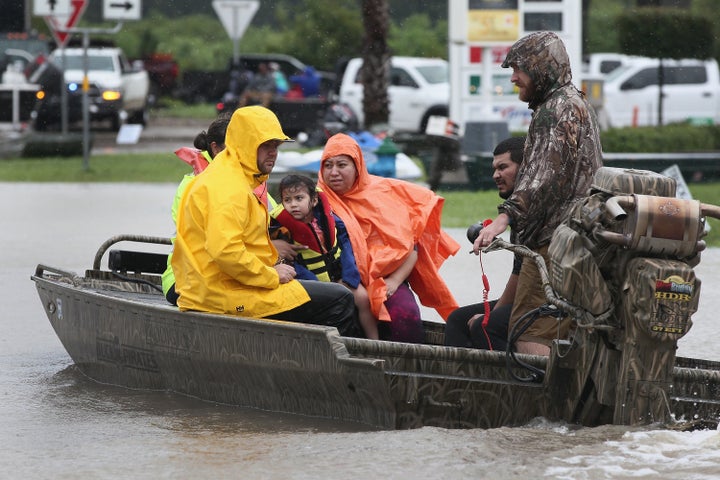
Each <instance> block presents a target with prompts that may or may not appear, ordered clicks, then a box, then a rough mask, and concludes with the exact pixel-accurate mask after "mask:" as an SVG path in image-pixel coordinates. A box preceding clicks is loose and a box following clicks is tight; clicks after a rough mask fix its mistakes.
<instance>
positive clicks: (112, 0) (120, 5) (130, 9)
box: [103, 0, 142, 20]
mask: <svg viewBox="0 0 720 480" xmlns="http://www.w3.org/2000/svg"><path fill="white" fill-rule="evenodd" d="M141 3H142V2H141V0H103V18H104V19H105V20H140V12H141V10H142V8H141Z"/></svg>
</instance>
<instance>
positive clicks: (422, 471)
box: [0, 183, 720, 480]
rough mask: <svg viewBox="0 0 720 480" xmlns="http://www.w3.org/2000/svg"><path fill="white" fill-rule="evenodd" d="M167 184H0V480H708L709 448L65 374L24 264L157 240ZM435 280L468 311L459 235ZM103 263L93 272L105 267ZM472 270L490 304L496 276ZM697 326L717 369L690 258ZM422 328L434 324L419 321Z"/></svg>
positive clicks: (661, 437)
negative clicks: (294, 406)
mask: <svg viewBox="0 0 720 480" xmlns="http://www.w3.org/2000/svg"><path fill="white" fill-rule="evenodd" d="M175 188H176V185H175V184H52V183H50V184H21V183H0V219H1V221H2V228H1V229H0V245H1V246H2V249H1V250H0V260H1V261H0V265H2V268H1V269H0V289H1V291H2V294H1V295H2V297H1V301H2V313H3V314H2V317H0V318H1V319H0V325H1V327H2V332H3V333H2V334H0V444H1V445H3V448H2V449H0V470H1V471H2V472H3V474H2V476H3V478H12V479H16V478H17V479H25V478H34V479H50V478H52V479H70V478H93V479H103V478H153V479H155V478H227V477H231V478H248V479H318V478H327V479H331V478H344V479H373V478H385V479H406V478H413V479H420V480H422V479H433V480H436V479H438V478H448V479H461V478H463V479H464V478H488V477H492V478H497V479H526V478H552V479H605V478H613V479H616V478H635V479H637V478H644V479H651V478H652V479H676V478H683V479H711V478H717V473H718V472H719V471H720V432H718V431H697V432H691V433H682V432H676V431H670V430H661V429H652V428H632V429H631V428H627V427H600V428H578V427H575V426H568V425H563V424H558V423H548V422H545V421H542V420H536V421H534V422H532V423H531V424H529V425H526V426H523V427H519V428H499V429H492V430H445V429H438V428H427V427H426V428H421V429H418V430H409V431H390V432H385V431H374V430H369V429H367V428H365V427H363V426H361V425H356V424H347V423H342V422H334V421H328V420H322V419H316V418H307V417H301V416H292V415H283V414H277V413H270V412H263V411H256V410H248V409H242V408H235V407H227V406H222V405H216V404H212V403H207V402H202V401H199V400H196V399H192V398H187V397H183V396H180V395H175V394H168V393H165V392H147V391H135V390H127V389H123V388H118V387H112V386H106V385H100V384H97V383H95V382H93V381H91V380H89V379H87V378H86V377H84V376H83V375H82V374H80V373H79V372H78V370H77V369H76V368H75V367H73V366H72V362H71V360H70V358H69V357H68V355H67V353H66V352H65V350H64V349H63V347H62V345H61V344H60V342H59V340H58V339H57V337H56V336H55V333H54V332H53V330H52V328H51V326H50V324H49V322H48V320H47V318H46V316H45V314H44V312H43V309H42V308H41V305H40V302H39V300H38V297H37V294H36V292H35V286H34V284H33V282H32V281H31V280H30V275H31V274H32V273H33V272H34V270H35V267H36V265H37V264H38V263H42V264H45V265H50V266H53V267H58V268H62V269H64V270H72V271H75V272H78V273H82V272H83V271H84V270H85V269H86V268H90V267H91V266H92V261H93V258H94V255H95V252H96V250H97V248H98V247H99V246H100V244H101V243H102V242H104V241H105V240H106V239H108V238H109V237H111V236H113V235H117V234H122V233H136V234H144V235H153V236H170V235H171V234H172V232H173V226H172V223H171V220H170V213H169V210H170V203H171V201H172V198H173V195H174V192H175ZM450 232H451V233H452V235H453V236H454V237H455V238H456V239H457V240H458V241H459V242H460V244H461V245H462V248H461V251H460V252H459V253H458V254H457V255H456V257H453V258H452V259H450V260H449V261H448V262H447V263H446V264H445V265H444V266H443V269H442V274H443V276H444V277H445V278H446V279H447V281H448V283H449V285H450V288H451V290H452V291H453V292H454V293H455V294H456V297H457V300H458V302H459V303H460V304H467V303H475V302H477V301H479V300H480V299H481V281H480V275H481V272H480V266H479V262H478V258H477V257H475V256H473V255H469V254H468V253H467V252H468V250H469V249H470V245H469V243H468V242H467V239H465V231H464V229H453V230H451V231H450ZM105 261H106V260H103V263H104V262H105ZM510 263H511V261H510V256H509V254H508V253H506V252H499V253H493V254H488V255H484V256H483V266H484V269H485V272H486V273H487V274H488V276H489V278H490V284H491V295H490V296H491V297H493V296H496V295H499V293H500V292H501V291H502V289H503V287H504V285H505V280H506V279H507V275H508V274H509V271H510V266H511V265H510ZM696 272H697V276H698V277H699V278H700V279H701V280H702V282H703V284H702V293H701V301H700V310H699V312H698V313H697V314H696V315H695V316H694V317H693V320H694V326H693V328H692V330H691V331H690V333H689V334H688V335H687V336H686V338H683V339H682V340H681V341H680V347H679V354H680V355H683V356H690V357H700V358H707V359H712V360H720V349H719V348H718V347H717V344H716V342H715V339H716V338H719V337H720V322H718V318H717V312H720V296H719V295H717V294H716V293H715V292H716V291H717V290H718V288H720V249H717V248H716V249H710V250H708V251H706V252H704V253H703V257H702V262H701V264H700V265H699V266H698V267H697V268H696ZM424 313H425V315H426V317H427V318H434V319H437V317H436V316H434V315H435V314H434V312H430V311H428V310H424Z"/></svg>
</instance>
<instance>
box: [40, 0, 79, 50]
mask: <svg viewBox="0 0 720 480" xmlns="http://www.w3.org/2000/svg"><path fill="white" fill-rule="evenodd" d="M87 4H88V0H70V11H69V12H68V13H67V14H65V15H48V16H46V17H45V23H47V24H48V27H50V30H51V31H52V34H53V37H54V38H55V42H57V44H58V47H60V48H62V47H64V46H65V45H66V44H67V41H68V39H69V38H70V34H69V32H67V30H68V29H70V28H73V27H74V26H75V25H76V24H77V22H78V21H79V20H80V17H82V14H83V13H84V12H85V8H87Z"/></svg>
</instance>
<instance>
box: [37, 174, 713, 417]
mask: <svg viewBox="0 0 720 480" xmlns="http://www.w3.org/2000/svg"><path fill="white" fill-rule="evenodd" d="M612 170H615V169H605V170H604V172H602V175H601V178H600V180H599V181H598V182H596V183H598V185H599V186H597V189H598V192H597V193H595V194H594V195H593V196H590V197H588V201H587V202H585V203H583V204H582V208H580V207H579V208H578V210H577V211H576V212H575V213H574V215H575V218H576V219H577V218H578V216H582V215H590V216H591V217H593V218H595V217H596V215H595V213H597V211H596V210H593V208H594V207H597V206H598V205H602V210H603V212H604V213H603V216H604V218H605V220H604V222H605V225H606V226H607V225H610V226H612V228H611V229H610V230H602V231H598V228H594V229H593V232H594V233H593V239H594V241H596V242H601V243H602V245H604V246H605V250H603V252H604V253H603V254H601V255H600V256H599V257H595V259H594V260H592V262H590V263H588V258H591V259H592V258H593V256H592V255H590V256H589V257H588V255H581V256H580V257H582V260H581V261H582V262H585V263H583V264H582V265H581V267H578V264H577V263H574V264H573V265H572V266H570V267H569V268H570V270H573V272H570V273H569V271H565V272H562V271H560V269H559V268H558V265H555V264H554V263H555V262H554V260H555V257H554V256H553V265H551V266H550V267H551V268H546V266H545V265H544V263H543V262H542V257H539V256H536V255H535V254H534V253H533V252H531V251H530V250H527V249H525V248H524V247H521V246H517V245H512V244H509V243H507V242H505V241H503V240H501V239H496V240H495V242H493V244H492V245H491V246H490V247H489V248H488V250H492V249H497V248H506V249H509V250H512V251H514V252H517V253H519V254H521V255H525V256H528V257H531V258H532V259H533V260H535V261H536V263H537V264H538V267H539V268H540V270H541V272H542V273H543V275H544V277H543V284H544V286H545V290H546V294H547V296H548V302H549V303H548V308H555V309H557V310H558V311H560V312H564V314H569V315H571V316H572V318H573V319H574V321H575V323H576V327H577V328H576V333H575V334H574V336H573V337H572V338H571V339H569V340H556V341H555V342H554V344H553V345H552V350H551V354H550V356H549V357H544V356H533V355H523V354H519V353H514V352H512V350H510V351H508V352H505V351H487V350H477V349H468V348H459V347H448V346H444V324H442V323H439V322H433V321H425V322H424V327H425V330H426V342H425V343H423V344H409V343H400V342H391V341H379V340H368V339H361V338H349V337H343V336H340V335H339V333H338V331H337V330H336V329H335V328H332V327H324V326H316V325H306V324H300V323H293V322H286V321H277V320H271V319H253V318H246V317H241V316H234V315H232V316H231V315H222V314H212V313H202V312H181V311H179V310H178V309H177V307H174V306H171V305H170V304H168V303H167V301H166V300H165V298H164V296H163V295H162V293H161V291H160V273H161V272H162V271H163V270H164V268H165V262H166V258H167V257H166V255H167V254H166V253H153V252H148V251H146V250H148V249H147V248H146V247H148V246H151V245H152V246H153V247H157V245H158V244H159V245H168V249H169V248H170V247H169V245H170V240H169V239H167V238H162V237H147V236H142V235H118V236H116V237H113V238H110V239H108V241H106V242H105V243H103V244H102V245H101V246H100V248H99V249H98V251H97V252H96V254H95V258H94V260H93V265H92V268H90V269H88V270H86V271H85V273H84V274H82V275H79V274H76V273H74V272H71V271H66V270H63V269H58V268H54V267H50V266H46V265H43V264H40V265H38V266H37V267H36V270H35V272H34V274H33V275H32V280H33V281H34V282H35V284H36V287H37V291H38V294H39V296H40V300H41V302H42V305H43V307H44V310H45V312H46V314H47V317H48V319H49V321H50V323H51V324H52V327H53V328H54V330H55V332H56V334H57V336H58V337H59V339H60V341H61V342H62V344H63V346H64V347H65V349H66V350H67V352H68V354H69V355H70V357H71V358H72V360H73V362H74V363H75V365H76V366H77V368H78V369H79V370H80V371H81V372H83V373H84V374H85V375H87V376H88V377H90V378H91V379H93V380H96V381H98V382H101V383H105V384H112V385H118V386H123V387H128V388H134V389H149V390H161V391H170V392H176V393H178V394H183V395H188V396H192V397H197V398H200V399H203V400H206V401H210V402H217V403H220V404H227V405H237V406H242V407H252V408H257V409H263V410H268V411H276V412H286V413H294V414H301V415H307V416H316V417H323V418H330V419H336V420H341V421H349V422H357V423H360V424H364V425H369V426H371V427H374V428H377V429H410V428H419V427H423V426H436V427H443V428H493V427H500V426H519V425H523V424H526V423H527V422H529V421H530V420H532V419H533V418H536V417H544V418H546V419H548V420H551V421H563V422H568V423H574V424H579V425H587V426H594V425H600V424H624V425H639V424H640V425H644V424H662V425H668V426H672V427H674V428H685V429H691V428H707V427H716V426H717V424H718V418H720V362H714V361H709V360H703V359H692V358H684V357H676V356H675V350H676V347H677V339H679V338H680V337H681V336H682V335H683V334H685V333H687V331H688V330H689V328H690V325H691V322H690V315H691V313H692V312H694V310H693V307H695V308H696V306H697V296H698V295H699V282H697V283H693V282H695V278H694V273H693V270H692V265H693V264H696V263H697V261H699V259H698V258H697V254H698V251H699V250H701V249H702V248H703V244H702V242H701V241H700V240H699V239H700V238H701V236H702V235H703V234H702V233H701V232H702V231H703V228H702V227H703V225H704V224H703V222H702V221H699V223H698V222H695V223H694V222H693V221H692V220H693V219H695V218H694V217H703V216H704V215H711V216H720V214H718V212H720V209H717V207H712V208H706V207H707V206H704V205H702V204H699V202H696V201H692V200H683V199H674V198H670V196H669V195H668V196H662V195H649V196H648V195H642V194H635V193H631V194H629V195H617V193H619V192H618V191H617V190H618V188H619V189H620V190H621V191H623V192H628V191H629V190H632V189H635V190H648V189H649V190H651V191H652V190H653V189H655V190H657V189H658V188H659V187H658V184H660V185H666V184H667V182H668V181H666V180H658V177H660V176H659V175H657V174H650V173H648V172H644V173H643V172H637V171H630V172H628V171H621V172H614V171H612ZM663 178H665V177H663ZM619 179H620V180H619ZM638 179H639V180H638ZM618 184H621V187H618V186H617V185H618ZM662 188H665V187H662ZM657 193H664V194H668V193H674V192H670V191H664V192H655V194H657ZM598 196H599V197H601V198H602V199H603V201H602V202H598V201H597V198H598ZM646 197H647V198H646ZM648 198H650V199H651V200H652V199H656V200H657V199H660V201H661V203H659V204H658V205H659V206H658V205H655V206H653V205H646V203H647V202H648ZM593 199H595V200H593ZM650 203H652V201H651V202H650ZM653 208H654V209H655V210H657V211H655V210H653ZM673 209H686V210H687V209H690V211H685V212H684V215H685V217H686V218H685V220H684V221H683V222H684V223H685V224H686V225H688V226H687V227H686V230H687V231H686V235H685V236H684V237H683V238H682V239H681V240H680V241H679V242H680V243H677V242H675V243H672V242H669V241H668V239H667V238H659V235H660V234H661V232H660V230H661V229H660V228H657V224H656V228H655V231H654V233H653V232H650V234H653V235H654V238H653V239H651V240H652V241H649V240H648V237H647V235H645V236H642V235H637V234H631V233H628V229H632V228H635V229H636V230H638V229H642V228H645V230H643V232H644V233H645V234H648V231H647V225H653V215H655V214H657V213H658V211H673V212H674V211H675V210H673ZM696 210H697V211H696ZM571 218H572V217H571ZM703 218H704V217H703ZM695 220H697V219H695ZM578 224H582V222H575V223H573V222H570V223H569V225H575V227H576V228H577V225H578ZM643 225H644V226H645V227H643ZM595 227H597V225H595ZM612 229H614V230H612ZM574 231H575V233H576V234H578V231H577V230H574ZM688 232H690V233H688ZM651 236H652V235H651ZM640 237H642V238H640ZM567 238H576V237H572V235H571V236H570V237H567ZM639 238H640V240H638V239H639ZM122 242H135V243H137V244H140V245H142V248H140V249H135V250H127V249H126V250H123V249H111V247H113V246H117V244H119V243H122ZM634 242H636V243H637V244H634ZM581 243H582V242H581ZM653 243H655V244H659V245H662V248H661V249H662V253H661V254H658V253H657V252H656V251H655V250H654V249H656V246H653ZM556 244H558V245H559V246H558V247H553V245H556ZM568 246H571V247H573V248H575V247H577V242H575V243H573V242H563V241H560V240H558V241H556V239H555V238H553V243H552V244H551V250H556V251H559V250H562V249H563V248H565V250H566V251H565V253H563V254H562V255H560V257H559V258H561V259H562V260H563V261H565V260H567V258H568V257H572V255H568V253H567V247H568ZM608 251H611V252H614V253H613V254H612V255H608ZM668 252H669V253H668ZM105 257H107V267H106V268H103V267H102V259H103V258H105ZM610 257H611V258H610ZM575 258H579V257H577V256H575ZM679 259H683V260H679ZM638 262H641V263H642V265H640V266H639V265H638ZM643 262H644V263H643ZM618 265H621V267H622V268H618ZM593 266H594V267H593ZM591 267H592V268H591ZM593 268H597V269H598V271H600V272H606V271H607V270H611V271H612V272H615V274H616V275H619V277H618V278H619V279H615V280H613V279H612V278H611V275H610V276H608V274H607V273H605V274H604V275H605V280H601V281H603V282H606V283H607V285H593V286H592V289H593V291H601V290H602V289H603V288H608V289H609V291H610V292H611V294H612V295H610V298H616V297H617V295H615V293H616V292H615V289H616V284H618V282H620V283H624V284H628V283H632V285H631V286H630V287H628V288H641V287H642V288H644V287H643V284H644V282H643V281H642V280H638V279H637V278H635V277H630V275H637V273H633V272H641V273H642V272H645V273H647V272H653V268H658V269H659V270H658V272H660V273H652V274H651V276H650V279H651V281H650V283H648V286H647V289H649V290H648V291H651V292H653V294H651V295H650V297H647V296H646V295H644V293H643V292H644V291H645V290H643V291H637V292H629V294H626V295H622V299H621V300H620V301H619V302H610V303H609V304H608V303H607V302H606V303H603V302H600V303H598V302H597V295H594V296H593V295H590V296H588V295H584V294H585V293H587V292H588V291H589V289H590V287H588V286H587V284H583V285H585V288H584V290H578V289H577V288H575V290H573V286H574V287H577V286H578V285H579V280H578V278H576V277H573V275H575V274H577V273H578V272H581V274H582V276H583V278H593V279H594V281H597V277H593V275H594V274H595V273H597V272H594V271H593ZM548 272H550V274H548ZM618 272H622V274H621V275H620V274H618ZM548 275H549V276H548ZM658 275H660V276H659V277H658ZM683 276H684V277H683ZM620 277H621V278H620ZM680 277H683V278H680ZM558 279H559V280H558ZM628 279H630V281H628ZM568 286H570V287H568ZM647 289H646V290H647ZM583 295H584V296H583ZM671 297H672V298H671ZM588 299H590V300H588ZM601 300H602V299H601ZM588 301H590V302H591V303H588ZM593 301H594V302H595V303H592V302H593ZM666 301H673V302H675V303H673V304H672V305H671V307H672V308H673V309H674V310H672V311H669V310H668V309H667V308H665V307H663V309H661V310H662V311H661V312H660V314H657V315H655V316H652V315H651V316H650V317H648V318H645V317H644V316H643V315H644V314H645V313H646V312H645V310H647V311H651V312H656V311H657V308H656V307H657V305H658V304H660V305H664V304H662V302H666ZM638 302H640V303H638ZM643 302H644V303H643ZM658 302H660V303H658ZM650 303H652V305H650ZM656 313H657V312H656Z"/></svg>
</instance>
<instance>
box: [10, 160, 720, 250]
mask: <svg viewBox="0 0 720 480" xmlns="http://www.w3.org/2000/svg"><path fill="white" fill-rule="evenodd" d="M89 163H90V168H89V169H88V170H83V162H82V158H80V157H69V158H37V159H33V158H27V159H16V160H3V161H0V181H3V182H169V183H178V182H179V181H180V179H181V178H182V176H183V175H184V174H186V173H188V172H189V171H190V167H188V166H187V165H186V164H184V163H183V162H181V161H180V160H178V159H177V157H175V155H174V154H172V153H170V152H168V153H155V154H125V155H123V154H113V155H95V156H93V157H91V158H90V162H89ZM690 191H691V193H692V195H693V197H694V198H696V199H698V200H700V201H701V202H703V203H709V204H712V205H720V183H718V182H716V183H693V184H690ZM439 194H440V195H441V196H443V197H444V198H445V207H444V210H443V225H444V226H445V227H447V228H450V227H457V228H466V227H468V226H469V225H471V224H473V223H475V222H476V221H478V220H483V219H486V218H494V217H495V216H496V215H497V205H498V203H500V198H499V197H498V196H497V193H496V192H495V191H494V190H487V191H469V190H462V191H460V190H441V191H440V192H439ZM708 221H709V223H710V226H711V231H710V233H709V234H708V236H707V238H706V241H707V243H708V245H711V246H720V221H719V220H715V219H709V220H708Z"/></svg>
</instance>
